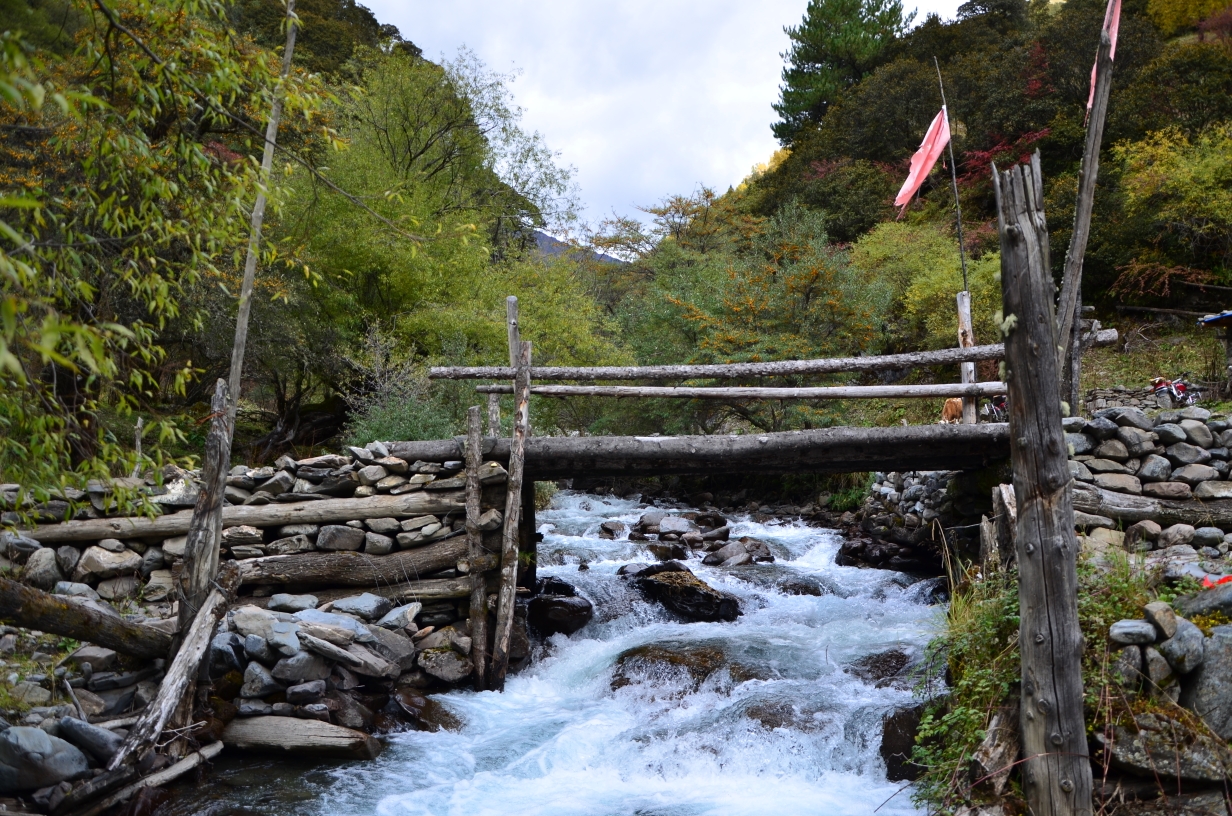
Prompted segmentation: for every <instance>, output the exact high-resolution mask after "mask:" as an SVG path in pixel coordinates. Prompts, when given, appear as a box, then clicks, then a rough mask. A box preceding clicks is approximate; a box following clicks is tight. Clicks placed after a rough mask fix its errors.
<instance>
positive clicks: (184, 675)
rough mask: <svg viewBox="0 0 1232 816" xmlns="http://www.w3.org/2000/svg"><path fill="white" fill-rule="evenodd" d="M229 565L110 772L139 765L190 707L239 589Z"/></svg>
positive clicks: (130, 732)
mask: <svg viewBox="0 0 1232 816" xmlns="http://www.w3.org/2000/svg"><path fill="white" fill-rule="evenodd" d="M233 564H234V562H228V564H227V569H224V570H221V571H220V572H219V575H218V582H217V586H216V587H215V588H213V589H211V590H210V594H209V595H208V596H207V597H206V599H205V602H204V603H203V604H202V605H201V608H200V610H198V611H197V614H196V615H194V616H193V621H192V625H191V626H190V627H189V628H188V631H187V632H186V633H184V642H183V643H182V644H181V645H180V649H179V651H178V652H176V655H175V658H174V659H173V660H172V661H171V665H170V666H169V667H168V668H167V675H166V676H165V677H164V678H163V681H162V683H161V684H160V685H159V687H158V695H157V696H156V697H155V698H154V702H152V703H151V704H150V705H149V706H148V707H147V708H146V710H145V713H144V714H142V715H141V718H140V719H139V720H137V723H136V724H135V725H134V726H133V727H132V729H131V730H130V731H129V732H128V736H127V737H125V738H124V743H123V744H122V745H121V746H120V750H119V751H117V752H116V754H115V756H114V757H112V758H111V762H110V763H108V765H107V769H108V770H111V771H114V770H115V769H116V768H119V767H120V766H122V765H127V764H129V763H132V762H136V761H138V760H140V759H141V757H142V756H143V755H144V754H145V753H146V751H148V750H150V749H152V748H153V747H154V745H155V743H156V742H157V740H158V737H159V735H161V734H162V732H163V726H165V725H166V724H167V721H168V720H169V719H171V716H172V715H173V714H175V713H176V709H177V708H178V707H179V706H180V705H181V703H182V702H183V701H184V700H186V699H187V700H189V704H190V705H191V699H192V696H193V695H192V693H191V689H192V688H193V687H194V685H195V683H196V679H197V668H198V667H199V666H200V665H201V659H202V658H203V657H204V656H205V652H206V649H207V648H208V647H209V645H210V638H211V637H213V636H214V627H215V626H217V625H218V621H219V620H220V619H221V618H222V616H223V615H225V614H226V612H227V607H228V606H229V605H230V603H231V598H232V597H234V594H235V590H236V589H237V588H238V587H239V571H238V570H237V569H236V568H235V567H234V566H233Z"/></svg>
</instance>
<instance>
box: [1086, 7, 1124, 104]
mask: <svg viewBox="0 0 1232 816" xmlns="http://www.w3.org/2000/svg"><path fill="white" fill-rule="evenodd" d="M1120 26H1121V0H1108V8H1106V9H1105V10H1104V28H1103V30H1104V31H1107V32H1108V39H1110V40H1112V49H1111V50H1110V51H1109V52H1108V58H1109V59H1116V41H1117V29H1118V28H1120ZM1098 68H1099V59H1098V58H1096V60H1095V64H1094V65H1092V66H1091V93H1090V95H1088V96H1087V116H1090V115H1091V106H1092V105H1093V104H1095V71H1096V70H1097V69H1098Z"/></svg>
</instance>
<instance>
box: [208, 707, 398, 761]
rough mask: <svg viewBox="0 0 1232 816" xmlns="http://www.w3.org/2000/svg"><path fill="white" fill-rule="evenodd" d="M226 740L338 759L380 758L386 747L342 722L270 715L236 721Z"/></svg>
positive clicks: (232, 743)
mask: <svg viewBox="0 0 1232 816" xmlns="http://www.w3.org/2000/svg"><path fill="white" fill-rule="evenodd" d="M222 741H223V744H224V745H227V746H229V747H236V748H240V749H241V750H248V751H262V752H267V753H268V752H273V753H287V754H293V755H297V756H317V757H334V758H338V759H376V758H377V756H379V755H380V753H381V749H382V747H383V746H382V745H381V741H380V740H378V739H377V738H376V737H372V736H369V735H368V734H365V733H364V732H362V731H355V730H353V729H351V728H344V727H342V726H340V725H332V724H330V723H327V722H320V721H319V720H311V719H304V720H301V719H295V718H292V717H269V716H257V717H249V718H246V719H237V720H232V721H231V722H230V723H229V724H228V725H227V727H226V728H225V729H223V732H222Z"/></svg>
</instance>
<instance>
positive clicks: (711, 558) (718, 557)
mask: <svg viewBox="0 0 1232 816" xmlns="http://www.w3.org/2000/svg"><path fill="white" fill-rule="evenodd" d="M738 555H747V551H746V550H745V549H744V545H743V544H741V543H740V542H739V541H732V542H729V543H727V544H724V545H723V546H722V547H720V548H719V549H717V550H715V551H714V552H712V553H709V554H707V555H706V557H705V558H703V559H702V563H703V564H706V565H707V566H714V565H716V564H722V563H723V562H724V561H726V560H727V559H729V558H735V557H736V556H738Z"/></svg>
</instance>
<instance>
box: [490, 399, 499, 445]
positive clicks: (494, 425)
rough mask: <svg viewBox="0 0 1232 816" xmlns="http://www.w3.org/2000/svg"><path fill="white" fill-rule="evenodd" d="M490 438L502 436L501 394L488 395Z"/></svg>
mask: <svg viewBox="0 0 1232 816" xmlns="http://www.w3.org/2000/svg"><path fill="white" fill-rule="evenodd" d="M488 436H490V437H493V438H495V437H498V436H500V394H488Z"/></svg>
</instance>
